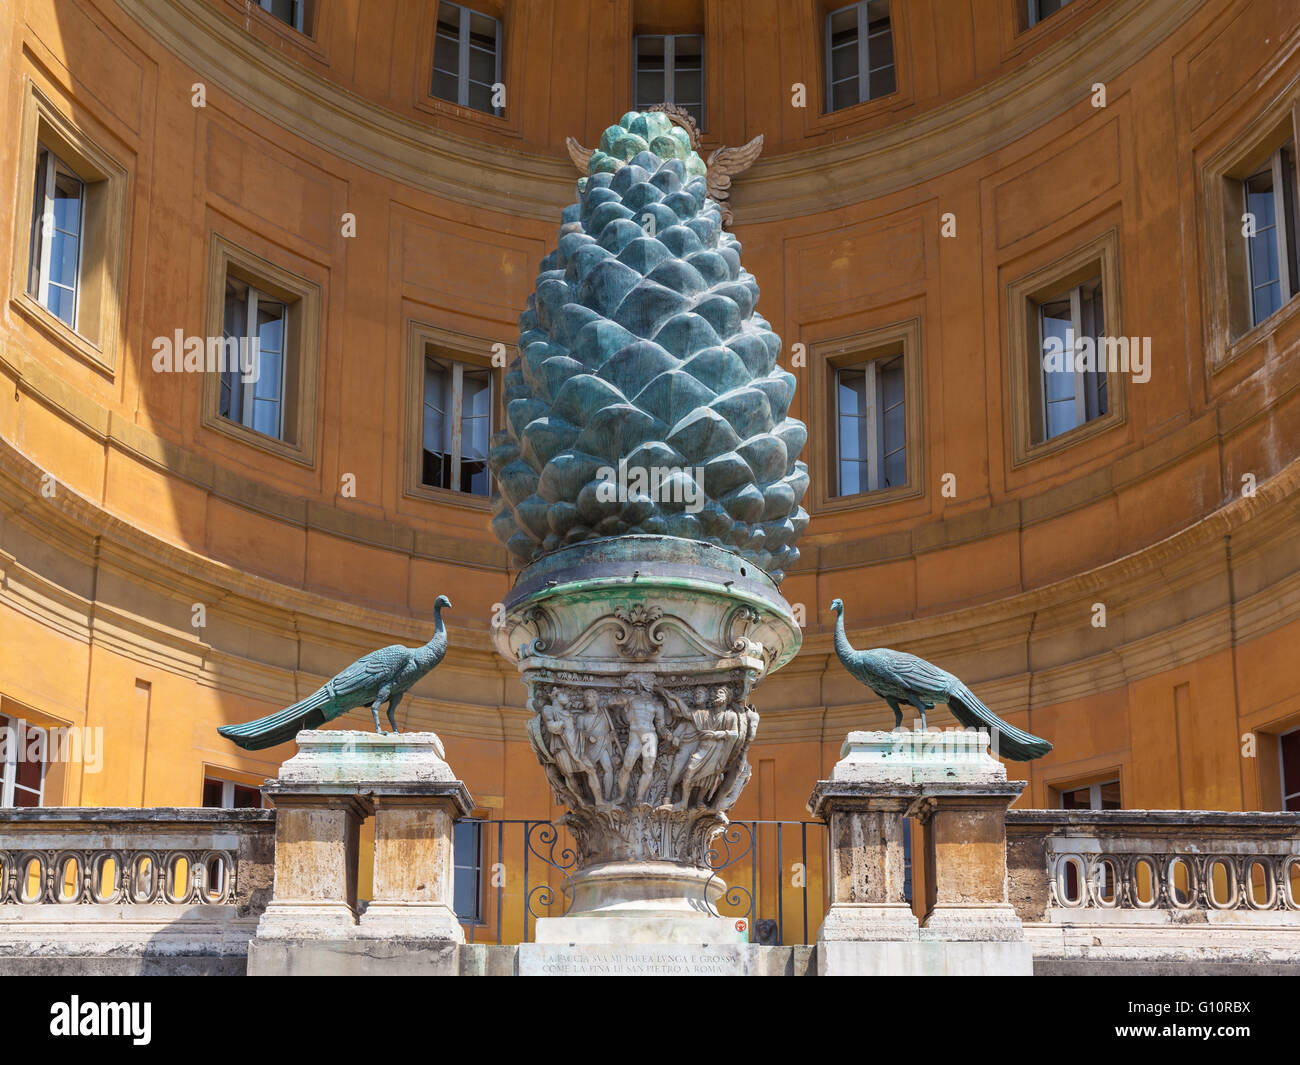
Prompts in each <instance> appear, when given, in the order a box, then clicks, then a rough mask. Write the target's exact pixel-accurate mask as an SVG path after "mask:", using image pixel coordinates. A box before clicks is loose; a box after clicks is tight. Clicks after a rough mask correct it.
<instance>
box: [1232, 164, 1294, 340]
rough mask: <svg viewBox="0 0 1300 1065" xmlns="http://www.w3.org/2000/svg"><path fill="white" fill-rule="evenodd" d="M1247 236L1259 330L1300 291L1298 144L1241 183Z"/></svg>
mask: <svg viewBox="0 0 1300 1065" xmlns="http://www.w3.org/2000/svg"><path fill="white" fill-rule="evenodd" d="M1241 195H1242V203H1243V205H1244V208H1245V210H1244V212H1243V217H1242V231H1243V235H1244V237H1245V241H1246V284H1247V291H1248V292H1249V294H1250V298H1249V304H1250V324H1251V325H1252V326H1254V325H1259V323H1260V322H1262V321H1264V319H1265V318H1267V317H1269V316H1270V315H1271V314H1273V313H1275V312H1276V311H1278V310H1280V309H1281V307H1282V304H1284V303H1286V301H1287V300H1289V299H1290V298H1291V297H1292V296H1294V295H1295V294H1296V293H1297V292H1298V291H1300V269H1298V268H1297V258H1296V239H1297V234H1300V222H1298V220H1297V215H1296V161H1295V142H1294V141H1288V142H1287V143H1286V144H1284V145H1283V146H1282V147H1280V148H1278V149H1277V150H1276V151H1275V152H1273V153H1272V154H1270V155H1269V157H1268V158H1267V159H1266V160H1265V161H1264V163H1263V164H1262V165H1261V166H1260V167H1259V169H1258V170H1256V171H1255V172H1254V173H1253V174H1250V175H1249V176H1248V177H1247V178H1246V179H1245V180H1244V181H1243V182H1242V189H1241Z"/></svg>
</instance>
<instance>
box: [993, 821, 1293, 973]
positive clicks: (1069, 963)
mask: <svg viewBox="0 0 1300 1065" xmlns="http://www.w3.org/2000/svg"><path fill="white" fill-rule="evenodd" d="M1007 877H1008V897H1009V899H1010V901H1011V903H1012V905H1013V906H1014V907H1015V909H1016V912H1017V914H1018V915H1019V916H1020V919H1021V920H1022V921H1023V922H1024V925H1025V931H1026V936H1027V937H1028V939H1029V941H1030V943H1031V945H1032V946H1033V948H1034V958H1035V965H1034V970H1035V972H1036V973H1037V972H1040V971H1044V972H1071V973H1076V972H1086V971H1106V972H1143V973H1160V972H1168V973H1171V974H1172V973H1178V972H1189V971H1198V969H1197V967H1198V966H1200V967H1202V968H1204V967H1208V968H1204V971H1211V970H1212V971H1214V972H1224V971H1232V970H1234V969H1235V968H1241V969H1242V970H1243V971H1255V972H1268V971H1277V972H1290V973H1294V972H1295V971H1296V970H1295V966H1297V965H1300V813H1236V812H1224V811H1206V810H1102V811H1098V810H1013V811H1010V812H1009V813H1008V814H1007ZM1098 966H1104V968H1103V969H1100V970H1099V969H1098V968H1097V967H1098ZM1188 966H1191V969H1189V968H1188Z"/></svg>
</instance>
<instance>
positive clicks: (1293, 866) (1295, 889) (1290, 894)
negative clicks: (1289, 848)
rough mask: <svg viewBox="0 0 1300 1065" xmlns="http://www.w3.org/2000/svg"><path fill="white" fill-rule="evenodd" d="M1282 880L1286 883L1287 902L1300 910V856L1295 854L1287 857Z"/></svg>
mask: <svg viewBox="0 0 1300 1065" xmlns="http://www.w3.org/2000/svg"><path fill="white" fill-rule="evenodd" d="M1282 880H1283V882H1284V883H1285V884H1286V893H1287V902H1288V903H1289V904H1290V906H1291V907H1292V908H1293V909H1298V910H1300V858H1298V857H1295V856H1294V855H1293V856H1292V857H1290V858H1288V859H1287V863H1286V872H1285V873H1284V874H1283V876H1282Z"/></svg>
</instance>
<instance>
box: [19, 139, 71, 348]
mask: <svg viewBox="0 0 1300 1065" xmlns="http://www.w3.org/2000/svg"><path fill="white" fill-rule="evenodd" d="M42 152H44V153H45V162H44V165H43V166H42V165H40V156H41V153H42ZM36 155H37V169H38V170H41V171H44V173H43V175H41V176H40V177H33V181H32V183H33V185H34V186H35V191H34V195H33V201H32V225H31V228H32V235H31V241H30V245H29V246H30V248H31V249H32V250H31V251H30V253H29V256H28V279H27V293H28V295H30V296H31V297H32V298H33V299H35V300H36V301H37V302H38V303H39V304H40V305H41V306H42V307H44V308H45V309H46V310H47V311H49V312H50V313H51V314H53V315H54V316H55V317H56V318H58V319H59V320H60V321H62V322H63V323H64V324H65V325H67V327H68V328H69V329H71V330H72V331H73V332H76V329H77V312H78V310H79V309H80V303H81V271H82V266H83V259H84V256H83V254H82V253H83V248H84V244H85V237H86V182H85V181H83V180H82V179H81V178H80V177H79V176H78V175H77V173H76V172H75V171H74V170H73V169H72V168H71V167H70V166H68V164H67V163H65V162H64V161H63V160H62V159H60V158H59V157H58V155H56V154H55V152H54V150H53V149H52V148H49V147H47V146H46V145H44V144H42V143H40V142H38V143H37V153H36ZM60 175H62V176H64V177H69V178H71V179H72V180H73V181H75V182H76V183H77V185H78V186H79V191H78V194H77V231H76V234H75V236H76V238H77V260H76V265H75V266H74V267H73V280H72V285H71V286H68V285H64V284H62V283H61V282H58V281H53V280H51V278H50V266H51V261H52V260H53V258H54V234H55V232H64V233H66V232H67V230H59V228H58V225H57V223H56V222H55V221H54V203H55V200H56V198H57V190H58V179H59V176H60ZM37 198H39V201H40V204H41V210H40V212H39V219H40V224H39V229H40V245H41V251H40V255H39V256H38V255H37V254H36V243H37V240H36V237H37V218H38V212H37V210H36V201H37ZM38 263H39V265H40V268H39V270H38V269H37V264H38ZM33 273H35V274H36V275H37V276H36V277H35V278H33V277H32V276H31V275H32V274H33ZM33 280H34V281H35V284H36V289H37V291H35V292H33V291H32V283H33ZM51 285H55V286H57V287H58V288H63V289H70V291H71V292H72V321H68V320H67V319H66V318H64V317H63V316H62V315H61V314H59V313H58V312H57V311H56V310H54V308H52V307H51V306H50V303H49V289H50V286H51Z"/></svg>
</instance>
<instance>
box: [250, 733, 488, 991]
mask: <svg viewBox="0 0 1300 1065" xmlns="http://www.w3.org/2000/svg"><path fill="white" fill-rule="evenodd" d="M297 742H298V747H299V751H298V754H296V755H295V756H294V757H293V758H291V759H289V760H288V761H287V762H285V764H284V765H283V766H282V767H281V770H280V776H279V778H278V779H277V780H274V781H270V782H268V784H267V785H266V787H265V788H264V789H263V790H264V793H265V795H266V796H267V798H269V799H270V801H271V802H272V803H273V804H274V806H275V808H276V847H275V859H276V860H275V888H274V892H273V894H272V898H271V902H270V904H269V905H268V906H267V908H266V912H265V913H264V914H263V915H262V919H261V921H259V923H258V926H257V934H256V936H255V937H254V938H253V940H252V941H251V942H250V943H249V948H248V972H249V975H252V976H259V975H291V974H298V973H315V974H320V975H325V974H356V975H365V974H369V973H371V972H376V973H377V972H392V971H393V963H394V960H395V958H396V957H397V956H398V955H402V954H405V953H414V954H417V955H420V958H419V959H418V961H416V960H413V962H412V965H410V966H406V968H408V969H414V970H418V971H424V972H436V971H442V970H443V969H445V970H446V971H448V972H455V971H456V967H457V964H458V963H457V956H456V950H455V947H456V946H457V945H458V944H461V943H463V942H464V934H463V932H462V931H461V928H460V923H459V922H458V921H457V919H456V914H455V912H454V910H453V909H452V870H453V861H452V840H453V829H454V826H455V823H456V820H457V819H458V818H460V817H464V816H465V815H467V814H468V813H469V812H470V810H471V809H472V808H473V803H472V800H471V798H470V795H469V790H468V789H467V788H466V787H465V785H464V784H463V783H462V782H461V781H459V780H457V779H456V775H455V774H454V773H453V772H452V770H451V767H450V766H448V765H447V763H446V761H445V759H444V753H443V748H442V742H441V741H440V740H439V739H438V737H437V736H436V735H435V734H434V733H432V732H413V733H402V734H396V735H394V734H383V735H377V734H375V733H370V732H353V731H346V730H341V729H340V730H328V731H315V732H313V731H307V732H300V733H299V734H298V737H297ZM372 815H373V816H374V818H375V865H374V898H373V899H372V900H371V901H370V903H369V904H368V905H367V906H365V907H362V906H361V905H359V904H358V900H357V859H358V857H359V853H358V851H359V847H358V839H359V835H360V828H361V822H362V821H363V820H364V819H365V818H366V817H369V816H372ZM439 959H441V960H442V962H443V963H445V964H438V960H439Z"/></svg>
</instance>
